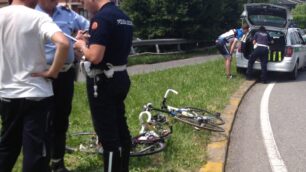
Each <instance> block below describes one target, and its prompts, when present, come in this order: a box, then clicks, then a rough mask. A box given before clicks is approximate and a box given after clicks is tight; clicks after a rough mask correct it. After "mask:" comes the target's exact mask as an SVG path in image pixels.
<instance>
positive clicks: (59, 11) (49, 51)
mask: <svg viewBox="0 0 306 172" xmlns="http://www.w3.org/2000/svg"><path fill="white" fill-rule="evenodd" d="M35 9H36V10H38V11H42V12H45V11H44V10H43V9H42V8H41V7H40V6H39V5H37V6H36V8H35ZM50 17H51V18H52V19H53V21H54V22H55V23H56V24H57V25H58V26H59V28H60V29H61V30H62V31H63V32H65V33H66V34H68V35H71V34H72V33H74V32H76V31H78V30H86V29H88V28H89V21H88V20H87V19H86V18H85V17H83V16H81V15H79V14H77V13H76V12H74V11H72V10H70V9H68V8H66V7H64V6H57V7H56V8H55V10H54V12H53V15H52V16H50ZM69 41H70V46H69V52H68V58H67V61H66V64H70V63H72V62H73V61H74V50H73V44H74V42H73V41H72V40H70V39H69ZM55 51H56V46H55V44H53V43H52V42H51V40H49V41H47V42H46V44H45V54H46V59H47V63H48V64H52V62H53V59H54V55H55Z"/></svg>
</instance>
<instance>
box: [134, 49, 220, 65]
mask: <svg viewBox="0 0 306 172" xmlns="http://www.w3.org/2000/svg"><path fill="white" fill-rule="evenodd" d="M216 53H217V49H216V48H215V47H211V48H206V49H205V50H195V51H189V52H183V53H175V54H156V55H155V54H154V55H152V54H151V55H150V54H149V55H137V56H131V57H129V61H128V66H133V65H138V64H153V63H159V62H167V61H171V60H180V59H188V58H192V57H195V56H201V55H209V54H216Z"/></svg>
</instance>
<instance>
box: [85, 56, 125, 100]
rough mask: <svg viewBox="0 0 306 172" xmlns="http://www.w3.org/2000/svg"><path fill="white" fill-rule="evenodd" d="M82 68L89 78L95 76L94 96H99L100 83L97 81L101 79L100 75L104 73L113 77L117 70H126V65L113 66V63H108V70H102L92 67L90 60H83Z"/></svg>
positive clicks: (108, 76)
mask: <svg viewBox="0 0 306 172" xmlns="http://www.w3.org/2000/svg"><path fill="white" fill-rule="evenodd" d="M80 65H81V70H82V71H83V73H86V75H87V76H88V77H89V78H93V81H94V86H93V90H94V93H93V95H94V97H95V98H97V97H98V85H97V81H99V77H98V75H101V74H104V75H105V76H106V77H107V78H112V77H113V76H114V73H115V72H123V71H125V70H126V68H127V67H126V65H121V66H113V65H112V64H111V63H106V66H107V68H108V69H107V70H102V69H91V63H90V62H89V61H81V63H80Z"/></svg>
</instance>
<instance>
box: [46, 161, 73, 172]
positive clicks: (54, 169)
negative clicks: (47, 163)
mask: <svg viewBox="0 0 306 172" xmlns="http://www.w3.org/2000/svg"><path fill="white" fill-rule="evenodd" d="M51 172H70V171H69V170H68V169H67V168H66V167H65V165H64V160H60V161H59V162H52V163H51Z"/></svg>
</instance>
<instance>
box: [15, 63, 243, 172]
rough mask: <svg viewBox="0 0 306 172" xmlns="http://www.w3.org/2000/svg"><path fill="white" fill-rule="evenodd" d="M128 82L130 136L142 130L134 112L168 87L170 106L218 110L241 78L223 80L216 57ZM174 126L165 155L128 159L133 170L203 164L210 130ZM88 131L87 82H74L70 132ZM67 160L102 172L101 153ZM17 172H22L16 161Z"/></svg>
mask: <svg viewBox="0 0 306 172" xmlns="http://www.w3.org/2000/svg"><path fill="white" fill-rule="evenodd" d="M232 64H235V62H233V63H232ZM233 67H234V66H233ZM233 69H234V68H233ZM233 73H234V75H236V73H235V72H233ZM131 80H132V86H131V89H130V93H129V95H128V97H127V100H126V110H127V112H126V115H127V118H128V124H129V126H130V130H131V133H132V134H133V135H136V134H137V133H138V131H139V129H140V126H139V121H138V114H139V113H140V112H141V110H142V106H143V105H144V104H146V103H148V102H151V103H153V104H154V105H155V106H159V105H160V103H161V99H162V96H163V94H164V92H165V91H166V89H168V88H173V89H175V90H177V91H178V92H179V94H178V95H170V96H169V104H170V105H174V106H195V107H199V108H207V109H209V110H211V111H221V110H222V109H223V108H224V107H225V105H226V104H227V103H228V101H229V98H230V96H231V95H232V94H233V93H234V92H235V91H236V90H237V89H238V88H239V86H240V84H241V83H242V81H243V78H242V76H240V75H236V77H235V78H234V79H232V80H227V79H226V78H225V74H224V62H223V60H222V59H220V60H216V61H210V62H207V63H204V64H200V65H194V66H186V67H181V68H174V69H169V70H165V71H160V72H154V73H149V74H142V75H135V76H132V77H131ZM172 122H173V129H174V132H173V134H172V136H171V138H170V139H169V140H168V141H167V148H166V149H165V151H164V152H162V153H159V154H155V155H152V156H148V157H142V158H131V162H130V171H131V172H155V171H161V172H163V171H173V172H180V171H197V170H198V169H199V168H200V167H201V165H202V164H203V163H205V162H206V160H207V154H206V146H207V144H208V143H209V136H210V132H208V131H196V130H194V129H193V128H192V127H190V126H188V125H185V124H182V123H180V122H176V121H172ZM92 130H93V129H92V123H91V117H90V111H89V108H88V102H87V98H86V91H85V84H83V83H77V84H76V85H75V96H74V100H73V110H72V114H71V118H70V127H69V133H70V134H71V133H74V132H79V131H92ZM68 142H69V139H68ZM65 161H66V164H67V166H68V168H69V169H71V170H73V171H75V172H95V171H97V172H98V171H102V168H103V164H102V158H101V157H100V156H99V155H86V154H82V153H74V154H66V157H65ZM15 169H16V168H15ZM16 171H20V161H19V163H18V165H17V169H16Z"/></svg>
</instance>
